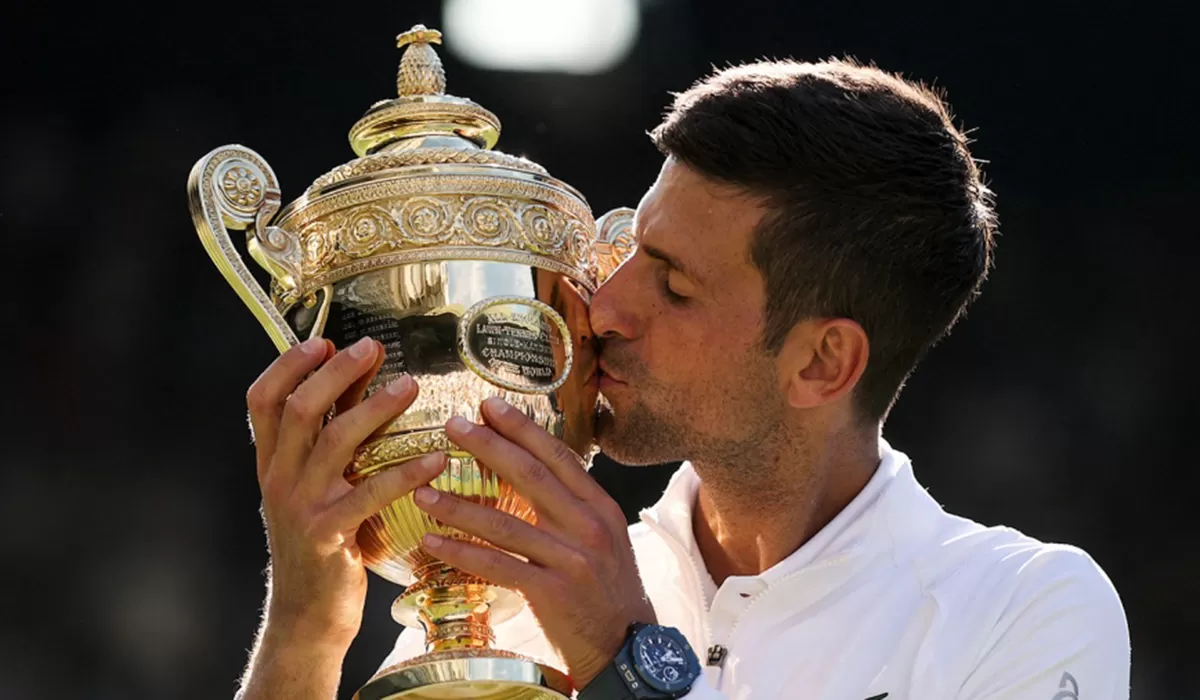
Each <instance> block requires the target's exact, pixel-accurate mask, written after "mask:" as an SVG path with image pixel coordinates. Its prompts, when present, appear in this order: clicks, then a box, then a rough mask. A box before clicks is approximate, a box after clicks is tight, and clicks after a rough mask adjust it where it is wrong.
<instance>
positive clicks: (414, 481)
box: [329, 452, 446, 532]
mask: <svg viewBox="0 0 1200 700" xmlns="http://www.w3.org/2000/svg"><path fill="white" fill-rule="evenodd" d="M445 469H446V455H445V454H443V453H441V452H434V453H432V454H427V455H424V456H422V457H418V458H416V459H411V460H409V461H407V462H405V463H403V464H398V465H396V466H394V467H389V468H387V469H385V470H383V471H381V472H379V473H377V474H373V475H371V476H368V477H367V478H365V479H363V480H362V481H360V482H359V483H358V484H357V485H356V486H355V487H354V488H353V489H351V490H350V492H349V493H347V494H346V495H345V496H342V497H341V499H340V500H338V501H337V502H336V503H334V505H333V506H332V507H331V508H330V510H329V518H330V520H329V522H330V524H331V526H332V527H333V528H334V531H336V532H346V531H349V530H353V529H355V528H357V527H358V526H359V525H361V524H362V522H363V521H364V520H366V519H367V518H369V517H371V516H372V515H374V514H376V513H378V512H379V511H381V510H383V509H384V508H386V507H387V506H388V505H390V504H391V503H392V502H393V501H395V500H397V499H400V498H403V497H405V496H407V495H408V494H409V493H411V492H412V490H413V489H415V488H417V487H418V486H423V485H425V484H428V483H429V482H430V481H432V480H433V479H435V478H437V476H438V475H439V474H441V473H442V471H444V470H445Z"/></svg>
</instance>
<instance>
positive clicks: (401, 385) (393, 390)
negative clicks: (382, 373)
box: [383, 374, 413, 396]
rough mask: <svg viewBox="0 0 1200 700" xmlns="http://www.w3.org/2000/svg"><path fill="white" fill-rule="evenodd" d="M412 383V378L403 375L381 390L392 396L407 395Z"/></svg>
mask: <svg viewBox="0 0 1200 700" xmlns="http://www.w3.org/2000/svg"><path fill="white" fill-rule="evenodd" d="M412 383H413V380H412V377H410V376H408V375H407V374H405V375H402V376H400V377H398V378H397V379H393V380H392V381H391V382H388V385H387V386H385V387H384V388H383V390H384V391H386V392H387V393H389V394H391V395H392V396H400V395H401V394H405V393H408V390H409V389H411V388H412Z"/></svg>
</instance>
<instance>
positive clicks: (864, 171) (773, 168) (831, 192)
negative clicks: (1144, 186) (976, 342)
mask: <svg viewBox="0 0 1200 700" xmlns="http://www.w3.org/2000/svg"><path fill="white" fill-rule="evenodd" d="M651 138H652V139H653V140H654V143H655V144H656V145H657V146H658V148H659V150H661V151H662V152H663V153H664V154H666V155H668V156H673V157H674V158H675V159H677V160H679V161H681V162H683V163H684V164H686V165H688V166H689V167H691V168H693V169H695V170H697V171H698V172H700V173H701V174H703V175H704V176H706V177H709V178H711V179H713V180H715V181H718V182H723V183H727V184H732V185H736V186H739V187H741V188H742V189H743V190H744V191H746V192H748V193H750V194H752V195H757V196H762V197H763V198H764V202H765V204H766V206H767V207H768V211H767V213H766V214H764V216H763V219H762V221H761V222H760V224H759V226H758V228H757V230H756V231H755V233H754V237H753V239H752V242H751V245H750V250H749V251H748V255H749V258H750V260H751V262H752V263H753V264H754V265H755V266H756V267H757V268H758V269H759V271H760V272H761V273H762V275H763V279H764V284H765V285H766V289H765V291H766V308H765V309H764V316H765V329H764V334H763V338H762V343H763V346H764V348H765V349H766V350H768V351H770V352H778V351H779V350H780V349H781V348H782V346H783V343H784V341H785V339H786V338H787V336H788V333H789V332H790V331H791V329H792V328H793V327H794V326H795V324H796V323H798V322H800V321H803V320H805V319H807V318H822V317H840V318H849V319H853V320H854V321H856V322H858V323H859V324H860V325H862V327H863V329H864V330H865V331H866V333H867V337H868V339H869V341H870V344H871V350H870V357H869V359H868V362H867V368H866V371H865V372H864V374H863V376H862V379H861V380H860V382H859V384H858V386H857V387H856V389H855V395H854V398H855V401H856V407H857V408H858V409H859V410H860V412H861V414H862V415H861V418H863V419H866V420H869V421H876V420H879V421H882V420H884V419H885V418H886V416H887V413H888V411H889V410H890V409H891V407H892V405H893V403H894V402H895V400H896V397H897V396H898V395H899V393H900V389H901V387H902V386H903V385H904V382H905V380H906V379H907V378H908V376H909V375H910V374H911V373H912V371H913V369H914V368H915V367H916V365H917V363H918V362H919V361H920V360H921V358H923V357H924V356H925V354H926V353H927V352H928V351H929V349H930V348H931V347H933V345H934V344H935V343H936V342H937V341H938V340H940V339H941V338H942V337H943V336H945V335H946V333H947V332H949V330H950V328H951V327H952V326H953V325H954V323H955V322H956V321H957V320H958V318H959V317H960V316H961V315H962V313H963V311H964V310H965V309H966V307H967V305H968V304H969V303H970V301H971V300H972V299H974V298H975V297H976V296H977V295H978V293H979V287H980V285H981V284H982V283H983V280H984V278H985V277H986V276H987V273H988V270H989V269H990V268H991V265H992V248H993V238H994V231H995V227H996V217H995V213H994V211H993V206H992V205H993V202H992V194H991V192H990V191H989V190H988V188H987V187H986V186H985V184H984V182H983V180H982V178H981V174H980V171H979V168H978V166H977V165H976V163H975V161H974V160H973V159H972V158H971V154H970V152H969V151H968V150H967V144H968V140H967V138H966V137H965V136H964V134H963V132H962V131H960V130H959V129H957V128H955V126H954V124H953V123H952V118H951V115H950V112H949V110H948V108H947V106H946V104H945V102H944V101H943V99H942V97H941V96H940V95H938V94H937V93H935V92H934V91H932V90H931V89H929V88H927V87H926V86H924V85H922V84H920V83H917V82H913V81H910V80H906V79H903V78H901V77H899V76H896V75H892V74H889V73H886V72H884V71H882V70H879V69H878V68H875V67H873V66H865V65H860V64H858V63H855V62H853V61H847V60H829V61H824V62H821V63H799V62H795V61H774V62H766V63H754V64H750V65H743V66H739V67H735V68H728V69H725V70H721V71H718V72H716V73H715V74H713V75H712V76H710V77H708V78H706V79H704V80H701V81H700V82H698V83H696V84H695V85H694V86H693V87H692V88H691V89H689V90H687V91H686V92H683V93H680V94H678V95H676V99H675V102H674V104H673V106H672V107H671V109H670V111H669V112H668V113H667V115H666V117H665V119H664V120H663V122H662V124H660V125H659V126H658V127H657V128H655V129H654V130H653V131H652V132H651Z"/></svg>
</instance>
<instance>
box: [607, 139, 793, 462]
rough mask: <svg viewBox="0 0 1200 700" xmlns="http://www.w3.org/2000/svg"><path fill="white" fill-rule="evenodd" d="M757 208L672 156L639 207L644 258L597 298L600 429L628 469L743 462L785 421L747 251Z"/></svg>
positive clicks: (628, 265) (759, 290) (758, 285)
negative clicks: (765, 346)
mask: <svg viewBox="0 0 1200 700" xmlns="http://www.w3.org/2000/svg"><path fill="white" fill-rule="evenodd" d="M762 214H763V209H762V206H761V204H760V203H759V201H758V200H756V199H755V198H753V197H750V196H748V195H745V194H742V193H739V192H738V191H737V190H735V189H734V188H731V187H729V186H726V185H722V184H718V183H716V182H713V181H710V180H708V179H706V178H704V177H703V176H701V175H700V174H699V173H697V172H696V171H694V170H692V169H690V168H689V167H687V166H686V165H683V164H682V163H680V162H678V161H675V160H673V159H668V160H667V162H666V163H665V164H664V166H663V169H662V171H661V172H660V173H659V176H658V179H657V180H656V181H655V183H654V186H653V187H651V189H650V191H649V192H647V193H646V196H645V197H643V198H642V201H641V203H640V204H639V205H638V210H637V216H636V219H635V222H634V227H635V228H634V232H635V236H636V238H637V241H638V247H637V251H636V253H635V254H634V255H632V256H631V257H630V258H629V259H628V260H627V261H626V262H625V264H624V265H622V266H621V267H620V268H619V269H618V270H617V271H616V272H615V273H614V274H613V275H612V276H611V277H610V278H609V279H608V281H607V282H606V283H605V285H604V286H603V287H601V289H600V290H599V291H598V292H597V293H596V295H595V297H594V299H593V302H592V305H591V311H590V314H591V323H592V328H593V330H594V331H595V332H596V334H597V336H598V337H599V338H600V341H601V349H600V366H601V369H602V371H603V376H602V377H601V379H600V392H601V394H602V395H603V396H604V398H605V399H606V403H607V406H605V407H604V408H602V409H601V411H600V414H599V416H598V423H597V426H596V432H597V438H598V440H599V443H600V447H601V449H603V450H604V451H605V452H606V453H608V454H609V455H610V456H612V457H613V458H614V459H616V460H617V461H620V462H623V463H625V464H655V463H660V462H667V461H674V460H680V459H690V460H696V461H700V460H718V459H720V460H730V459H738V458H739V457H743V458H744V457H745V456H746V453H747V452H748V451H750V452H756V451H757V450H754V449H753V448H754V447H755V446H762V443H764V442H765V441H769V440H770V439H771V437H772V436H773V435H774V434H775V433H776V432H777V431H778V428H779V426H780V424H781V422H782V419H783V412H784V399H783V394H782V391H781V385H780V378H779V376H778V370H777V367H776V363H775V360H774V358H773V357H772V356H769V355H768V354H766V353H765V352H764V351H763V350H762V349H761V338H762V330H763V299H764V290H763V286H762V276H761V275H760V273H759V272H758V270H757V269H756V268H754V266H753V265H752V264H751V262H750V256H749V243H750V240H751V236H752V233H753V231H754V228H755V226H756V225H757V224H758V222H759V220H760V219H761V217H762Z"/></svg>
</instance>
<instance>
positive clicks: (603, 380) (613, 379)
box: [600, 360, 625, 386]
mask: <svg viewBox="0 0 1200 700" xmlns="http://www.w3.org/2000/svg"><path fill="white" fill-rule="evenodd" d="M624 383H625V382H624V381H622V380H621V378H620V377H617V376H614V375H613V373H612V372H610V371H609V369H608V366H607V365H606V364H604V361H603V360H601V361H600V385H601V386H603V385H605V384H609V385H612V384H624Z"/></svg>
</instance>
